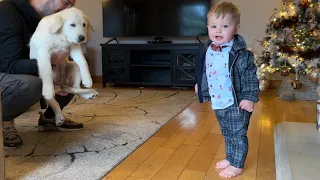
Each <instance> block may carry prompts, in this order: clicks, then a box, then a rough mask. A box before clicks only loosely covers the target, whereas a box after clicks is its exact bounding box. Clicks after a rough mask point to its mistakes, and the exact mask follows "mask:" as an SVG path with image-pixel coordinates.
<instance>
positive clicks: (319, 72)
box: [308, 68, 320, 83]
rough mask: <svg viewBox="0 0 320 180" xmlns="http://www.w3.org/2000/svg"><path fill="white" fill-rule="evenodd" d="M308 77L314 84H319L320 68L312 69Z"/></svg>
mask: <svg viewBox="0 0 320 180" xmlns="http://www.w3.org/2000/svg"><path fill="white" fill-rule="evenodd" d="M308 77H309V79H310V80H311V81H312V82H315V83H318V82H319V78H320V68H312V69H311V71H310V72H309V73H308Z"/></svg>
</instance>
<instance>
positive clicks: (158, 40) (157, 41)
mask: <svg viewBox="0 0 320 180" xmlns="http://www.w3.org/2000/svg"><path fill="white" fill-rule="evenodd" d="M153 40H154V41H148V44H169V43H172V41H164V40H163V37H153Z"/></svg>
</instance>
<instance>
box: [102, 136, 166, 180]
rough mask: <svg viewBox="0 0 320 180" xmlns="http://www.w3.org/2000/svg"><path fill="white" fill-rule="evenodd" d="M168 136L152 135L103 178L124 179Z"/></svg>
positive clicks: (111, 179)
mask: <svg viewBox="0 0 320 180" xmlns="http://www.w3.org/2000/svg"><path fill="white" fill-rule="evenodd" d="M165 140H167V139H166V138H160V137H152V138H150V139H149V140H148V141H147V142H146V143H145V144H143V145H142V146H141V147H140V148H138V149H137V150H136V151H135V152H134V153H132V154H131V155H130V156H129V157H127V159H126V160H124V161H123V162H122V163H121V164H120V165H119V166H117V167H116V168H115V169H114V170H113V171H111V172H110V173H109V174H108V175H107V176H105V177H104V178H103V180H107V179H108V180H124V179H126V178H127V177H128V176H129V175H130V174H131V173H133V172H134V170H135V169H136V168H138V167H139V166H140V165H141V164H142V163H143V162H144V161H145V160H146V159H147V158H148V157H149V156H150V155H151V154H152V153H153V152H155V151H156V150H157V149H158V147H160V146H161V144H162V143H163V142H164V141H165Z"/></svg>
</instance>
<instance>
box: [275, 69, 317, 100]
mask: <svg viewBox="0 0 320 180" xmlns="http://www.w3.org/2000/svg"><path fill="white" fill-rule="evenodd" d="M293 79H294V75H293V74H291V75H290V76H288V77H286V78H285V79H284V80H283V81H282V83H281V85H280V88H279V90H278V92H277V95H278V96H279V98H280V99H282V100H308V101H315V100H317V99H319V98H318V95H317V92H316V90H317V87H318V84H317V83H315V82H312V81H311V80H309V78H308V77H307V76H306V75H301V76H300V81H301V82H302V87H301V88H300V89H293V88H292V86H291V82H292V81H293Z"/></svg>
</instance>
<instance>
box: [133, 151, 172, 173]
mask: <svg viewBox="0 0 320 180" xmlns="http://www.w3.org/2000/svg"><path fill="white" fill-rule="evenodd" d="M174 152H175V149H170V148H159V149H157V150H156V151H155V152H154V153H153V154H152V155H151V156H150V157H149V158H148V159H147V160H146V161H145V162H144V163H143V164H141V165H140V166H139V167H138V168H137V169H136V170H135V171H134V172H133V173H132V174H131V176H134V177H140V178H149V179H150V178H152V177H153V176H154V175H155V174H156V173H157V172H158V170H159V169H160V168H161V167H162V166H163V164H164V163H165V162H166V161H167V160H168V159H169V158H170V156H171V155H172V154H173V153H174Z"/></svg>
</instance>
